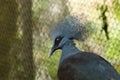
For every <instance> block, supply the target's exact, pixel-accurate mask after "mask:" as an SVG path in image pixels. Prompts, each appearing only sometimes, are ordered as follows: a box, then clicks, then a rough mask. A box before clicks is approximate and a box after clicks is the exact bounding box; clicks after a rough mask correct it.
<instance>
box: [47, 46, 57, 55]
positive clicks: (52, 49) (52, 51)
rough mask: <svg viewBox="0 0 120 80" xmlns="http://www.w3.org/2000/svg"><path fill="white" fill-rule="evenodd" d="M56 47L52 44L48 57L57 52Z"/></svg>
mask: <svg viewBox="0 0 120 80" xmlns="http://www.w3.org/2000/svg"><path fill="white" fill-rule="evenodd" d="M55 50H56V48H55V47H54V45H53V46H52V48H51V50H50V51H49V53H48V57H50V56H52V54H53V53H54V52H55Z"/></svg>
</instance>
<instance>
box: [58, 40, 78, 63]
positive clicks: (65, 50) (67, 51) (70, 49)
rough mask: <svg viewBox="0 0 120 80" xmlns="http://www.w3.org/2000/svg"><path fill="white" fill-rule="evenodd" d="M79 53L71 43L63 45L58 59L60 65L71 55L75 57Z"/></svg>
mask: <svg viewBox="0 0 120 80" xmlns="http://www.w3.org/2000/svg"><path fill="white" fill-rule="evenodd" d="M79 52H80V50H79V49H78V48H77V47H76V46H75V45H74V43H73V42H68V43H65V45H64V46H63V47H62V55H61V58H60V63H62V62H63V61H64V59H66V58H68V57H70V56H72V55H75V54H77V53H79Z"/></svg>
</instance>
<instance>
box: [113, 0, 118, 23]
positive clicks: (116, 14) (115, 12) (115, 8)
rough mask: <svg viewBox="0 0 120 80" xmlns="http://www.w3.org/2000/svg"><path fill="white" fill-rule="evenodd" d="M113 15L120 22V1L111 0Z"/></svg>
mask: <svg viewBox="0 0 120 80" xmlns="http://www.w3.org/2000/svg"><path fill="white" fill-rule="evenodd" d="M113 13H114V14H115V16H116V18H117V19H118V20H119V21H120V1H119V0H113Z"/></svg>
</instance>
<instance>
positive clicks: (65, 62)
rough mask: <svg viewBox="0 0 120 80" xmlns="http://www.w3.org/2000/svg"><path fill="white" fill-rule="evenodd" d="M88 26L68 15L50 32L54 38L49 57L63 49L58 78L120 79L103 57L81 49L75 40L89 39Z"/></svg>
mask: <svg viewBox="0 0 120 80" xmlns="http://www.w3.org/2000/svg"><path fill="white" fill-rule="evenodd" d="M87 32H88V31H87V27H86V26H85V25H84V24H82V22H80V20H79V19H78V18H76V17H74V16H70V15H69V16H66V17H65V18H64V19H62V20H61V21H60V22H58V23H57V24H55V25H54V26H53V27H52V28H51V30H50V34H51V37H52V39H53V42H52V46H51V49H50V51H49V54H48V57H51V56H52V55H53V53H54V52H55V51H56V50H58V49H61V50H62V54H61V57H60V61H59V65H58V71H57V77H58V80H120V75H119V73H118V72H117V71H116V70H115V68H114V67H113V66H112V65H111V64H110V63H109V62H108V61H107V60H106V59H104V58H103V57H101V56H99V55H97V54H95V53H92V52H85V51H81V50H79V49H78V48H77V47H76V46H75V43H74V40H81V41H84V40H85V39H87V37H88V36H87Z"/></svg>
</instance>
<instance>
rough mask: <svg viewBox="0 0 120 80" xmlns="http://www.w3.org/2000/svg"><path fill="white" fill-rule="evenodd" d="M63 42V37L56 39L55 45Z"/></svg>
mask: <svg viewBox="0 0 120 80" xmlns="http://www.w3.org/2000/svg"><path fill="white" fill-rule="evenodd" d="M61 40H62V37H57V38H56V39H55V44H57V45H58V44H59V43H60V41H61Z"/></svg>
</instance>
